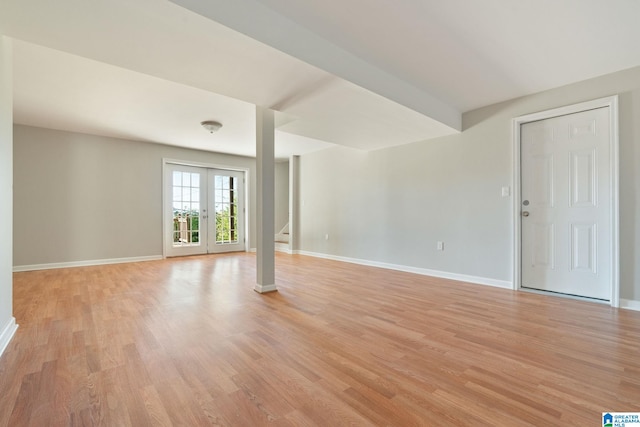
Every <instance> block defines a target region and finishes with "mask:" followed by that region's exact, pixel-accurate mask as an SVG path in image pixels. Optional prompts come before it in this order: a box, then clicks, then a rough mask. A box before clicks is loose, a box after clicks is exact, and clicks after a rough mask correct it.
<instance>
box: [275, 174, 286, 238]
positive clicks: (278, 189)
mask: <svg viewBox="0 0 640 427" xmlns="http://www.w3.org/2000/svg"><path fill="white" fill-rule="evenodd" d="M274 197H275V200H274V202H275V229H276V233H277V232H279V231H280V230H282V227H284V226H285V225H286V224H287V223H288V222H289V162H277V163H276V165H275V194H274Z"/></svg>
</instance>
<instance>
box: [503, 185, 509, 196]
mask: <svg viewBox="0 0 640 427" xmlns="http://www.w3.org/2000/svg"><path fill="white" fill-rule="evenodd" d="M510 195H511V187H509V186H506V187H502V197H509V196H510Z"/></svg>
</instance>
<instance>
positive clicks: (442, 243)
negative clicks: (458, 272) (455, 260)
mask: <svg viewBox="0 0 640 427" xmlns="http://www.w3.org/2000/svg"><path fill="white" fill-rule="evenodd" d="M436 248H437V249H438V250H439V251H444V242H441V241H438V244H437V246H436Z"/></svg>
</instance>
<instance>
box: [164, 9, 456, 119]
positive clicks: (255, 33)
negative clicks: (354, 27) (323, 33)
mask: <svg viewBox="0 0 640 427" xmlns="http://www.w3.org/2000/svg"><path fill="white" fill-rule="evenodd" d="M170 1H171V2H173V3H175V4H177V5H180V6H182V7H184V8H187V9H189V10H191V11H193V12H195V13H197V14H200V15H202V16H204V17H206V18H209V19H211V20H213V21H216V22H218V23H220V24H222V25H225V26H227V27H229V28H231V29H232V30H235V31H238V32H240V33H243V34H245V35H247V36H249V37H251V38H253V39H255V40H257V41H259V42H262V43H265V44H266V45H269V46H271V47H273V48H275V49H277V50H279V51H281V52H284V53H286V54H289V55H291V56H293V57H296V58H298V59H300V60H302V61H304V62H306V63H308V64H311V65H313V66H315V67H318V68H320V69H322V70H324V71H326V72H329V73H331V74H333V75H335V76H338V77H340V78H342V79H345V80H347V81H349V82H351V83H353V84H356V85H358V86H360V87H362V88H365V89H367V90H370V91H371V92H373V93H376V94H378V95H381V96H383V97H385V98H387V99H389V100H391V101H394V102H396V103H398V104H400V105H403V106H405V107H407V108H410V109H412V110H414V111H416V112H418V113H420V114H423V115H425V116H427V117H430V118H432V119H434V120H436V121H438V122H440V123H442V124H444V125H446V126H449V127H450V128H452V129H454V130H456V131H460V130H461V129H462V115H461V113H460V111H458V110H457V109H456V108H454V107H452V106H451V105H448V104H446V103H444V102H442V101H440V100H439V99H437V98H436V97H434V96H433V95H431V94H430V93H427V92H425V91H424V90H422V89H420V88H417V87H415V86H413V85H411V84H409V83H407V82H405V81H404V80H401V79H399V78H397V77H396V76H394V75H392V74H390V73H388V72H386V71H384V70H381V69H380V68H378V67H375V66H373V65H371V64H369V63H368V62H366V61H363V60H362V59H360V58H359V57H357V56H355V55H353V54H352V53H350V52H348V51H346V50H345V49H343V48H341V47H340V46H337V45H335V44H333V43H331V42H329V41H328V40H326V39H324V38H322V37H320V36H318V35H317V34H315V33H313V32H311V31H309V30H308V29H306V28H304V27H302V26H301V25H299V24H297V23H296V22H294V21H292V20H290V19H288V18H286V17H284V16H283V15H281V14H279V13H277V12H275V11H274V10H272V9H270V8H268V7H266V6H265V5H263V4H262V3H260V2H259V1H256V0H233V1H228V0H170ZM267 107H271V106H267Z"/></svg>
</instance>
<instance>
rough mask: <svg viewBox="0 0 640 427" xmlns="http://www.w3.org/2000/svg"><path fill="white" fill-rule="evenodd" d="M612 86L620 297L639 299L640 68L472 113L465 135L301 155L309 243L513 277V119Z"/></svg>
mask: <svg viewBox="0 0 640 427" xmlns="http://www.w3.org/2000/svg"><path fill="white" fill-rule="evenodd" d="M613 94H619V95H620V159H621V161H620V175H621V179H620V194H621V195H620V201H621V205H620V211H621V214H620V230H621V233H620V234H621V298H623V299H630V300H640V143H639V142H638V138H640V67H638V68H634V69H631V70H626V71H622V72H619V73H615V74H611V75H607V76H603V77H600V78H596V79H592V80H588V81H585V82H580V83H576V84H573V85H569V86H566V87H562V88H558V89H554V90H550V91H547V92H543V93H538V94H534V95H530V96H526V97H523V98H519V99H515V100H512V101H508V102H504V103H501V104H497V105H493V106H489V107H486V108H482V109H478V110H475V111H471V112H468V113H466V114H464V116H463V129H464V130H463V132H462V133H460V134H458V135H453V136H449V137H444V138H437V139H433V140H429V141H423V142H417V143H414V144H409V145H405V146H400V147H394V148H389V149H384V150H379V151H372V152H362V151H357V150H353V149H348V148H342V147H336V148H330V149H327V150H324V151H320V152H316V153H311V154H307V155H304V156H302V158H301V179H300V180H301V182H300V186H301V187H300V189H301V190H300V191H301V206H300V209H301V250H303V251H309V252H318V253H322V254H327V255H333V256H342V257H349V258H357V259H363V260H368V261H376V262H384V263H390V264H399V265H403V266H409V267H415V268H422V269H428V270H436V271H441V272H446V273H454V274H462V275H468V276H474V277H479V278H486V279H491V280H497V281H511V280H512V265H511V264H512V239H513V236H512V234H513V233H512V227H513V220H512V211H511V209H512V207H511V206H512V200H511V198H510V197H509V198H503V197H501V187H502V186H506V185H510V186H511V185H512V181H513V179H512V174H513V161H512V153H513V151H512V144H513V141H512V130H511V120H512V119H513V118H514V117H517V116H520V115H524V114H528V113H533V112H536V111H541V110H546V109H551V108H555V107H560V106H563V105H569V104H574V103H578V102H582V101H587V100H591V99H596V98H601V97H604V96H609V95H613ZM327 234H328V235H329V239H328V240H326V239H325V236H326V235H327ZM438 240H441V241H444V243H445V250H444V251H442V252H438V251H437V250H436V242H437V241H438Z"/></svg>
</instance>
